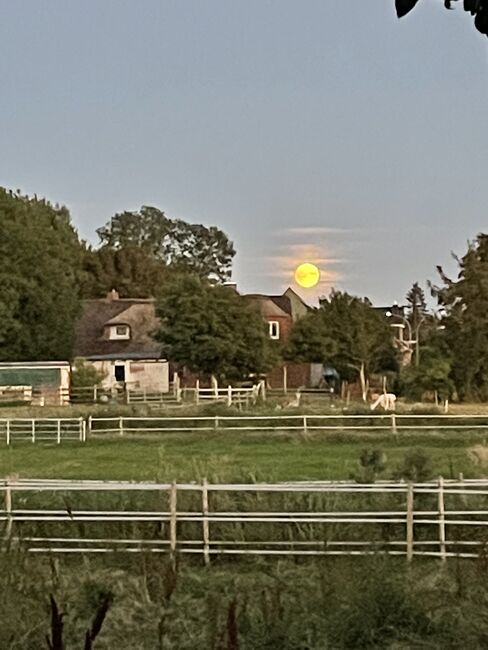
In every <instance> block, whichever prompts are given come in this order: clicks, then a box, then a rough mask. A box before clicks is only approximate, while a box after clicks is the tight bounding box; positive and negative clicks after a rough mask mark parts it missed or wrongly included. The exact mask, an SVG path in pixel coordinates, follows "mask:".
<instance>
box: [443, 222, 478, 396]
mask: <svg viewBox="0 0 488 650" xmlns="http://www.w3.org/2000/svg"><path fill="white" fill-rule="evenodd" d="M455 259H456V260H457V262H458V265H459V272H458V276H457V279H456V280H452V279H450V278H449V277H448V276H447V275H446V274H445V273H444V271H443V269H442V267H440V266H439V267H437V270H438V272H439V275H440V278H441V282H442V284H441V285H440V286H435V285H431V288H432V292H433V294H434V296H435V297H436V298H437V300H438V303H439V305H441V306H442V307H443V309H444V311H445V316H444V317H443V319H442V326H443V328H444V329H443V341H444V346H445V352H446V353H448V354H449V355H450V356H451V358H452V371H451V378H452V380H453V381H454V385H455V387H456V391H457V393H458V395H459V397H460V398H461V399H473V398H474V399H487V398H488V235H486V234H480V235H478V237H477V239H476V240H475V241H474V242H471V243H470V244H469V245H468V250H467V252H466V254H465V255H464V256H463V257H462V258H455Z"/></svg>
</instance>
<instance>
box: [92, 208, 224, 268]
mask: <svg viewBox="0 0 488 650" xmlns="http://www.w3.org/2000/svg"><path fill="white" fill-rule="evenodd" d="M97 233H98V236H99V237H100V241H101V248H102V249H104V248H108V249H112V250H120V249H125V248H128V247H130V248H134V247H138V248H141V249H143V250H144V251H145V252H146V253H148V254H150V255H151V256H153V257H154V258H155V259H158V260H160V261H161V262H162V263H164V264H165V265H166V266H172V267H173V268H176V269H177V270H180V271H188V272H192V273H196V274H197V275H199V276H201V277H204V278H213V279H217V280H219V281H225V280H228V279H229V278H230V274H231V264H232V258H233V257H234V255H235V250H234V247H233V244H232V242H231V241H229V239H228V237H227V235H226V234H225V233H224V232H222V231H221V230H219V229H218V228H216V227H215V226H211V227H209V228H207V227H206V226H203V225H201V224H190V223H187V222H186V221H183V220H181V219H170V218H168V217H167V216H166V215H165V214H164V212H162V211H161V210H158V209H157V208H153V207H149V206H142V208H141V209H140V211H139V212H122V213H120V214H116V215H115V216H114V217H113V218H112V219H111V220H110V221H109V222H108V223H107V224H106V225H105V226H103V227H102V228H99V229H98V230H97Z"/></svg>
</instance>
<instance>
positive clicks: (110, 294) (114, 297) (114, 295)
mask: <svg viewBox="0 0 488 650" xmlns="http://www.w3.org/2000/svg"><path fill="white" fill-rule="evenodd" d="M119 297H120V296H119V292H118V291H116V290H115V289H112V291H109V292H108V293H107V300H108V302H113V301H114V300H118V299H119Z"/></svg>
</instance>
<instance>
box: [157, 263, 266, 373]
mask: <svg viewBox="0 0 488 650" xmlns="http://www.w3.org/2000/svg"><path fill="white" fill-rule="evenodd" d="M156 313H157V315H158V316H159V318H160V320H161V326H160V329H159V331H158V332H157V334H156V338H157V340H158V341H160V342H161V343H162V354H163V356H166V357H167V358H168V359H171V360H172V361H175V362H176V363H178V364H179V365H180V366H181V367H185V368H187V369H188V370H190V371H191V372H193V373H195V374H199V375H206V376H210V375H215V376H216V377H218V378H220V379H226V380H235V379H243V378H246V377H247V376H248V375H249V374H252V373H261V372H264V371H266V370H267V369H269V367H271V365H272V363H273V355H272V347H271V341H270V340H269V337H268V334H267V330H266V326H265V323H264V321H263V319H262V317H261V315H260V314H259V312H258V311H257V310H256V309H255V308H254V306H252V305H251V304H249V303H248V302H247V301H246V300H245V298H243V297H242V296H240V295H239V294H238V293H236V292H235V291H234V290H233V289H231V288H230V287H225V286H222V285H211V284H210V283H209V282H208V281H207V280H205V279H202V278H200V277H198V276H197V275H190V274H182V275H180V276H178V277H177V278H175V279H174V281H173V282H171V283H169V284H167V285H165V287H164V289H163V291H162V293H161V295H160V297H159V300H158V302H157V306H156Z"/></svg>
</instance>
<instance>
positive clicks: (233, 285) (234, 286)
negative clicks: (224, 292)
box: [224, 282, 237, 293]
mask: <svg viewBox="0 0 488 650" xmlns="http://www.w3.org/2000/svg"><path fill="white" fill-rule="evenodd" d="M224 287H228V288H229V289H233V290H234V291H235V292H236V293H237V282H224Z"/></svg>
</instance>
